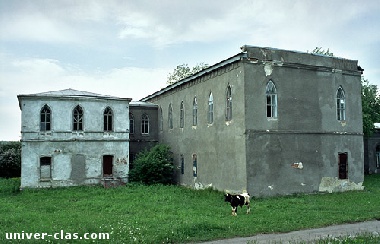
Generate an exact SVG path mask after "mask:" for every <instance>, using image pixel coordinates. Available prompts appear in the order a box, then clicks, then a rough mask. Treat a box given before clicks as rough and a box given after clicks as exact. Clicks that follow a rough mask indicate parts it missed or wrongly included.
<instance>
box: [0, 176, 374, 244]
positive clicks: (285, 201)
mask: <svg viewBox="0 0 380 244" xmlns="http://www.w3.org/2000/svg"><path fill="white" fill-rule="evenodd" d="M18 184H19V181H18V180H17V179H9V180H5V179H0V242H1V241H3V240H6V237H7V235H6V233H8V237H9V233H21V234H23V237H24V239H27V234H28V233H47V234H50V235H54V234H55V233H58V234H57V235H56V236H55V237H57V238H62V237H63V238H66V240H61V241H59V240H55V239H54V236H50V237H49V236H45V239H47V240H49V241H51V242H54V243H57V242H60V243H73V242H78V243H83V242H84V240H83V239H82V240H80V241H78V240H74V239H79V238H80V237H96V236H100V233H109V240H108V241H104V243H106V242H110V241H111V242H112V243H134V242H136V243H183V242H195V241H204V240H212V239H223V238H230V237H234V236H249V235H255V234H258V233H273V232H288V231H292V230H300V229H306V228H314V227H322V226H327V225H332V224H339V223H347V222H348V223H351V222H358V221H364V220H370V219H379V218H380V207H379V203H380V176H375V175H372V176H366V179H365V182H364V185H365V190H364V191H354V192H345V193H334V194H311V195H305V194H300V195H293V196H286V197H273V198H260V199H253V200H252V203H253V206H252V211H251V214H250V215H246V214H244V212H245V209H244V208H243V210H241V209H240V208H239V210H238V216H237V217H232V216H231V209H230V207H229V205H228V204H227V203H225V202H224V198H223V193H221V192H217V191H212V190H202V191H194V190H191V189H187V188H184V187H179V186H162V185H155V186H142V185H134V184H129V185H127V186H126V187H119V188H111V189H105V188H102V187H71V188H56V189H37V190H31V189H28V190H23V191H21V192H19V191H18V190H17V189H18ZM85 233H92V236H91V235H87V236H85ZM21 234H20V235H21ZM40 241H41V240H39V241H35V242H40ZM26 242H27V243H31V242H32V241H31V240H27V241H26ZM26 242H25V243H26ZM88 242H92V240H91V241H88ZM95 242H96V243H102V241H100V240H96V241H95Z"/></svg>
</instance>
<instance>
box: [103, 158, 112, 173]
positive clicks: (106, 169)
mask: <svg viewBox="0 0 380 244" xmlns="http://www.w3.org/2000/svg"><path fill="white" fill-rule="evenodd" d="M112 169H113V156H112V155H104V156H103V177H107V176H112Z"/></svg>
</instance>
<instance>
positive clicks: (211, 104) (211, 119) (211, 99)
mask: <svg viewBox="0 0 380 244" xmlns="http://www.w3.org/2000/svg"><path fill="white" fill-rule="evenodd" d="M207 122H208V123H209V124H212V123H213V122H214V97H213V96H212V92H210V95H209V97H208V120H207Z"/></svg>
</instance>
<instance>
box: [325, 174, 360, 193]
mask: <svg viewBox="0 0 380 244" xmlns="http://www.w3.org/2000/svg"><path fill="white" fill-rule="evenodd" d="M353 190H364V186H363V182H359V183H355V182H351V181H349V180H348V179H344V180H340V179H338V178H337V177H322V179H321V183H320V184H319V191H320V192H329V193H332V192H343V191H353Z"/></svg>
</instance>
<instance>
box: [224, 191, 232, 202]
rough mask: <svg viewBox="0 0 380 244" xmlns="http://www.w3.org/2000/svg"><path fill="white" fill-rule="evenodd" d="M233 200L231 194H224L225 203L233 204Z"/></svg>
mask: <svg viewBox="0 0 380 244" xmlns="http://www.w3.org/2000/svg"><path fill="white" fill-rule="evenodd" d="M231 200H232V195H231V194H229V193H225V194H224V201H225V202H231Z"/></svg>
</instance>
